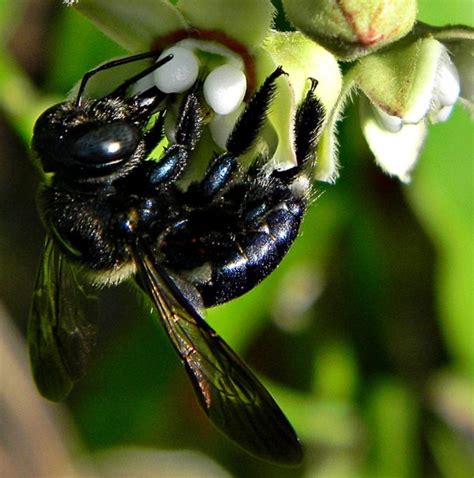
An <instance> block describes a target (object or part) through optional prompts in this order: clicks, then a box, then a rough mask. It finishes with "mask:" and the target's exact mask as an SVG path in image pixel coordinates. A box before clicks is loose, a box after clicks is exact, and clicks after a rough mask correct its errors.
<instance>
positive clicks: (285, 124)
mask: <svg viewBox="0 0 474 478" xmlns="http://www.w3.org/2000/svg"><path fill="white" fill-rule="evenodd" d="M255 66H256V78H257V85H261V84H262V83H263V82H264V81H265V78H266V77H267V76H268V75H269V74H270V73H272V72H273V71H274V70H275V69H276V67H277V66H278V64H277V63H276V62H275V61H274V60H273V58H272V56H271V55H270V54H269V53H268V52H267V51H266V50H264V49H263V48H259V49H257V51H256V52H255ZM285 71H286V70H285ZM276 84H277V91H276V95H275V97H274V98H273V101H272V104H271V107H270V112H269V114H268V121H269V123H270V125H271V128H272V130H271V131H270V130H269V129H268V128H267V129H266V130H264V131H263V135H264V136H265V141H266V143H267V146H268V149H269V151H268V153H269V154H270V155H271V156H272V158H273V161H272V162H273V163H274V166H275V167H277V168H278V169H285V168H287V167H290V166H293V165H295V164H296V153H295V147H294V114H295V111H296V106H295V96H294V92H293V90H292V88H291V87H290V84H289V82H288V78H287V77H286V76H280V78H278V79H277V80H276Z"/></svg>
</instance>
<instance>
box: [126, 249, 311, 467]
mask: <svg viewBox="0 0 474 478" xmlns="http://www.w3.org/2000/svg"><path fill="white" fill-rule="evenodd" d="M135 254H136V261H137V266H138V271H139V280H140V284H139V286H140V287H142V288H143V289H144V290H145V291H146V292H147V293H148V295H149V296H150V297H151V299H152V300H153V302H154V304H155V306H156V308H157V309H158V312H159V314H160V317H161V321H162V323H163V325H164V327H165V329H166V332H167V334H168V336H169V338H170V339H171V342H172V343H173V346H174V348H175V349H176V351H177V352H178V354H179V356H180V357H181V360H182V362H183V364H184V366H185V369H186V372H187V373H188V376H189V378H190V379H191V382H192V384H193V386H194V390H195V392H196V395H197V397H198V399H199V403H200V405H201V407H202V408H203V410H204V412H205V413H206V415H207V416H208V417H209V419H210V420H211V421H212V423H214V425H215V426H216V427H217V428H218V429H219V430H220V431H221V432H223V433H224V434H225V435H226V436H228V437H229V438H230V439H231V440H233V441H234V442H236V443H237V444H238V445H240V446H241V447H242V448H244V449H245V450H247V451H248V452H249V453H251V454H253V455H255V456H257V457H259V458H262V459H265V460H269V461H273V462H278V463H282V464H297V463H299V462H300V461H301V459H302V450H301V446H300V443H299V441H298V438H297V436H296V434H295V432H294V430H293V428H292V427H291V425H290V423H289V422H288V420H287V418H286V417H285V415H284V414H283V412H282V411H281V410H280V408H279V407H278V405H277V404H276V403H275V401H274V400H273V398H272V397H271V396H270V394H269V393H268V391H267V390H266V389H265V388H264V386H263V385H262V384H261V383H260V381H259V380H258V379H257V378H256V377H255V375H254V374H253V373H252V372H251V371H250V370H249V369H248V368H247V367H246V366H245V365H244V363H243V362H242V361H241V360H240V359H239V357H238V356H237V355H236V354H235V352H233V351H232V349H231V348H230V347H229V346H228V345H227V344H226V343H225V342H224V341H223V340H222V339H221V338H220V337H219V336H218V335H217V334H216V332H215V331H214V330H213V329H212V328H211V327H210V326H209V325H208V324H207V323H206V322H205V321H204V319H203V317H202V315H201V314H200V312H199V307H198V305H197V304H198V302H199V299H200V296H199V293H198V291H197V290H196V289H195V288H194V287H193V286H192V285H190V284H188V283H186V282H184V281H182V280H180V279H177V278H173V277H172V276H171V275H170V274H169V273H168V272H167V271H165V270H164V269H163V267H162V266H160V264H159V263H158V262H157V261H155V260H154V257H153V254H152V253H151V252H150V251H146V249H144V248H140V249H139V250H137V251H136V253H135Z"/></svg>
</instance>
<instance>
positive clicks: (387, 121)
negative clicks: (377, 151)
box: [372, 105, 403, 133]
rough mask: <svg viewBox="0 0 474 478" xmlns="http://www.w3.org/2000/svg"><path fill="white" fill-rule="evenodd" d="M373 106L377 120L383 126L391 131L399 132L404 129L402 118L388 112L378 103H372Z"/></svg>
mask: <svg viewBox="0 0 474 478" xmlns="http://www.w3.org/2000/svg"><path fill="white" fill-rule="evenodd" d="M372 107H373V109H374V112H375V113H376V118H377V121H378V122H379V124H380V126H381V127H382V128H385V129H386V130H387V131H390V132H391V133H398V132H399V131H400V130H401V129H402V126H403V123H402V119H401V118H399V117H398V116H394V115H390V114H388V113H387V112H385V111H384V110H383V109H382V108H379V107H378V106H376V105H372Z"/></svg>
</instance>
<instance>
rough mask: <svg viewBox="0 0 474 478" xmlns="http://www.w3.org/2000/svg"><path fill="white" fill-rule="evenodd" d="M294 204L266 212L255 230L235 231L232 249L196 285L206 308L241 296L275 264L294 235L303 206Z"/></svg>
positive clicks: (265, 275)
mask: <svg viewBox="0 0 474 478" xmlns="http://www.w3.org/2000/svg"><path fill="white" fill-rule="evenodd" d="M295 202H298V201H295ZM294 206H295V204H292V208H291V212H290V210H288V209H282V208H279V209H276V210H273V211H270V212H269V213H268V214H266V215H265V217H264V218H263V219H262V221H261V223H260V227H259V228H258V230H257V231H242V233H241V234H239V236H238V238H237V240H236V250H235V252H234V253H232V254H231V255H230V256H229V258H228V259H226V260H223V261H220V262H216V263H213V264H211V267H212V279H211V281H210V282H208V283H206V284H196V286H197V287H198V289H199V290H200V292H201V294H202V296H203V300H204V304H205V306H206V307H211V306H213V305H217V304H222V303H224V302H227V301H229V300H231V299H234V298H236V297H239V296H241V295H242V294H244V293H245V292H247V291H249V290H251V289H253V288H254V287H255V286H256V285H257V284H259V283H260V282H261V281H262V280H263V279H265V277H267V276H268V275H269V274H270V273H271V272H272V271H273V270H274V269H275V268H276V267H277V265H278V264H279V263H280V262H281V260H282V259H283V257H284V256H285V254H286V253H287V251H288V249H289V248H290V246H291V244H292V242H293V241H294V240H295V238H296V236H297V235H298V230H299V227H300V224H301V218H302V216H303V210H304V207H303V206H302V204H301V203H299V204H298V207H294ZM295 213H296V214H295Z"/></svg>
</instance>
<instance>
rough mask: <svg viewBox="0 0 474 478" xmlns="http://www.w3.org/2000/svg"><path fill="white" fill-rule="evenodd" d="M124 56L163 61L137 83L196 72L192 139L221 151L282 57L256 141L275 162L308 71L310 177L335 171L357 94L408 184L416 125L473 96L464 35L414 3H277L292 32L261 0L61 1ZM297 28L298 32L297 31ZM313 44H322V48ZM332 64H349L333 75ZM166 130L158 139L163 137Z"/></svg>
mask: <svg viewBox="0 0 474 478" xmlns="http://www.w3.org/2000/svg"><path fill="white" fill-rule="evenodd" d="M65 3H67V4H74V6H75V8H77V9H78V10H79V11H81V12H82V13H83V14H84V15H86V16H87V17H89V18H90V19H91V20H92V21H93V22H95V23H96V24H97V25H98V26H99V28H101V29H102V30H103V31H104V32H106V33H107V34H109V35H110V36H111V37H112V38H113V39H115V40H116V41H117V42H118V43H120V44H121V45H122V46H124V47H125V48H126V49H128V50H130V51H131V52H137V51H144V50H150V49H159V50H162V51H163V53H162V56H165V55H168V54H169V53H172V54H173V59H172V60H171V61H170V62H169V63H168V64H166V65H165V66H164V67H162V68H160V69H158V70H157V71H156V72H155V73H154V74H153V75H152V77H150V78H147V79H145V80H144V81H148V82H150V81H151V82H153V84H155V85H156V86H157V87H158V88H159V89H161V90H162V91H163V92H165V93H175V94H176V96H177V98H178V101H179V95H180V94H182V93H184V92H186V91H187V90H188V89H189V88H191V87H192V86H193V85H194V84H195V83H196V81H197V80H199V81H200V82H201V84H202V92H203V96H204V99H205V102H206V105H205V108H206V125H207V128H206V130H207V132H208V134H207V135H206V134H205V135H204V138H203V142H204V143H205V142H206V141H207V142H210V143H212V145H211V147H212V148H214V149H215V148H216V147H217V148H224V145H225V142H226V139H227V137H228V135H229V134H230V131H231V129H232V127H233V125H234V123H235V121H236V119H237V117H238V115H239V114H240V112H241V111H242V109H243V108H244V106H245V102H246V101H247V100H248V98H249V97H250V96H251V94H252V93H253V92H254V91H255V89H256V88H257V87H258V85H260V84H261V83H262V82H263V80H264V79H265V78H266V77H267V76H268V75H269V74H270V73H271V72H272V71H273V70H274V69H275V68H276V67H277V66H278V65H282V66H283V68H284V70H285V71H286V72H287V73H288V75H286V76H284V77H281V78H280V79H279V80H278V85H277V89H278V92H277V95H276V98H275V100H274V104H273V105H272V108H271V111H270V114H269V118H268V119H269V121H268V123H269V126H268V127H266V128H265V130H264V131H263V133H262V135H261V136H262V138H261V141H260V144H259V145H257V146H258V147H259V148H261V149H263V150H265V152H266V153H267V154H269V156H270V157H271V158H272V160H273V163H274V165H275V167H278V168H285V167H288V166H289V165H291V164H294V163H295V150H294V144H293V121H294V115H295V112H296V108H297V106H298V104H299V102H300V101H301V99H302V98H303V95H304V94H305V91H307V88H308V81H307V79H308V78H309V77H313V78H317V80H318V82H319V84H318V88H317V94H318V96H319V98H320V100H321V101H322V103H323V104H324V106H325V108H326V111H327V120H326V125H325V131H324V133H323V135H322V137H321V140H320V142H319V145H318V165H317V168H316V171H315V174H316V178H317V179H319V180H323V181H329V182H331V181H334V180H335V179H336V177H337V174H338V171H337V169H338V168H337V157H336V156H337V154H336V153H337V147H336V146H337V141H336V136H335V131H336V122H337V121H338V120H339V118H340V116H341V112H342V110H343V107H344V104H345V102H346V100H347V98H348V97H349V96H350V94H351V93H352V92H354V91H359V92H361V93H362V94H361V95H360V116H361V126H362V130H363V133H364V135H365V137H366V139H367V142H368V144H369V147H370V148H371V150H372V152H373V153H374V156H375V159H376V161H377V162H378V164H379V165H380V166H381V167H382V168H383V169H384V170H385V171H386V172H388V173H389V174H392V175H395V176H398V177H399V178H400V179H401V180H402V181H409V179H410V173H411V171H412V169H413V167H414V165H415V163H416V161H417V158H418V156H419V154H420V151H421V149H422V146H423V143H424V140H425V137H426V133H427V125H428V124H429V123H430V122H431V123H434V122H439V121H445V120H446V119H447V118H448V117H449V115H450V113H451V111H452V109H453V106H454V104H455V103H456V102H457V101H458V99H461V100H462V101H463V102H464V103H465V104H466V105H467V106H468V107H470V108H472V104H473V101H474V31H473V30H472V29H470V28H468V27H464V26H458V27H446V28H434V27H430V26H428V25H424V24H421V23H416V13H417V4H416V0H393V1H391V2H387V1H385V0H339V1H338V2H334V1H333V0H284V1H283V6H284V8H285V13H286V14H287V17H288V19H289V20H290V22H291V23H292V24H293V25H294V26H295V28H296V29H297V31H293V32H278V31H275V30H273V29H272V25H273V23H272V22H273V17H274V14H275V11H274V7H273V6H272V3H271V1H270V0H239V1H238V0H226V2H222V1H221V0H178V1H176V2H170V1H169V0H137V1H136V2H133V5H132V4H131V3H130V2H128V1H127V0H114V1H113V2H111V1H109V0H79V1H71V0H69V1H66V0H65ZM298 30H299V31H298ZM321 45H322V46H321ZM338 61H346V62H348V61H350V62H352V63H351V64H350V68H348V69H347V71H346V74H345V76H344V78H342V76H341V73H340V70H339V66H338ZM172 134H173V132H172V127H171V128H168V136H169V137H170V139H172Z"/></svg>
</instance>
